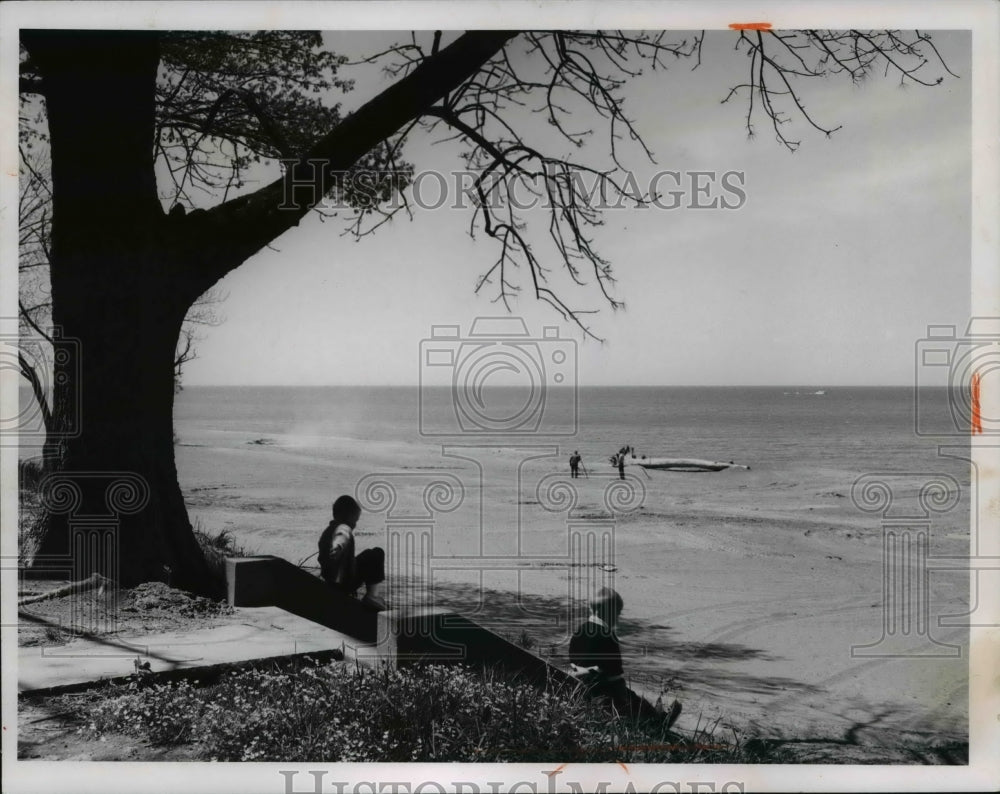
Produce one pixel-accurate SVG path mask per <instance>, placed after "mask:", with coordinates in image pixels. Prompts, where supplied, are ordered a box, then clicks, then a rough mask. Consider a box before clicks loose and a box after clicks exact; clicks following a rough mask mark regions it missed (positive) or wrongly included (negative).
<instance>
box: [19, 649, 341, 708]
mask: <svg viewBox="0 0 1000 794" xmlns="http://www.w3.org/2000/svg"><path fill="white" fill-rule="evenodd" d="M344 658H345V656H344V652H343V651H342V650H341V649H339V648H331V649H328V650H323V651H304V652H303V653H294V654H287V655H283V656H266V657H264V658H262V659H242V660H239V661H235V662H219V663H217V664H207V665H202V666H201V667H178V668H175V669H173V670H158V671H156V672H152V673H146V674H144V675H143V676H141V677H139V676H136V675H134V674H133V675H119V676H110V677H107V678H97V679H95V680H93V681H74V682H72V683H68V684H56V685H53V686H45V687H38V688H36V689H21V690H19V691H18V695H21V696H24V697H27V698H35V697H51V696H53V695H66V694H71V693H74V692H85V691H86V690H88V689H94V688H95V687H99V686H112V685H114V686H127V685H128V684H130V683H133V682H135V683H138V684H140V685H141V686H152V685H154V684H167V683H175V682H177V681H197V682H198V686H206V685H209V684H214V683H216V682H217V681H218V680H219V679H220V678H222V676H224V675H226V674H227V673H235V672H239V671H240V670H275V671H278V670H286V669H296V668H298V667H301V666H304V665H310V664H329V663H330V662H340V661H343V660H344Z"/></svg>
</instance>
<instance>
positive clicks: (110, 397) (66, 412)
mask: <svg viewBox="0 0 1000 794" xmlns="http://www.w3.org/2000/svg"><path fill="white" fill-rule="evenodd" d="M23 41H24V42H25V45H26V46H27V47H28V49H29V51H30V53H31V56H32V58H33V59H34V60H35V61H36V62H37V63H38V65H39V66H40V68H41V69H42V73H43V81H44V86H45V97H46V104H47V112H48V119H49V134H50V137H51V145H52V182H53V226H52V261H51V278H52V305H53V315H52V319H53V323H54V324H55V326H56V327H57V328H58V329H59V330H60V331H61V334H62V340H61V341H60V340H57V342H56V345H55V350H56V355H55V358H56V364H55V388H54V400H53V430H54V434H55V437H56V439H57V442H58V445H59V454H58V458H57V460H56V461H55V463H54V465H53V467H52V469H51V471H52V473H51V474H49V475H48V477H47V478H46V481H47V484H48V487H47V488H44V495H45V497H46V499H47V507H48V511H47V517H46V520H45V523H44V527H43V535H42V538H41V541H40V546H39V549H38V552H37V554H36V557H35V563H34V565H33V567H34V568H36V569H38V570H44V569H49V570H53V569H54V570H57V571H65V572H66V573H68V574H69V575H70V576H71V578H74V579H80V578H85V577H87V576H89V575H90V574H92V573H95V572H96V573H101V574H103V575H105V576H108V577H111V578H116V579H118V580H119V582H120V583H121V584H122V585H125V586H130V585H135V584H138V583H140V582H144V581H150V580H163V581H171V582H172V583H173V584H175V585H177V586H181V587H185V588H188V589H192V590H196V591H200V592H218V590H219V587H220V584H219V583H218V582H215V581H213V580H212V578H211V575H210V573H209V570H208V567H207V565H206V563H205V560H204V558H203V556H202V554H201V551H200V549H199V547H198V544H197V542H196V541H195V538H194V535H193V533H192V531H191V525H190V522H189V521H188V518H187V512H186V510H185V506H184V500H183V497H182V495H181V492H180V488H179V486H178V484H177V473H176V468H175V465H174V447H173V399H174V379H173V373H174V351H175V347H176V343H177V337H178V334H179V332H180V328H181V324H182V322H183V319H184V314H185V312H186V310H187V308H188V307H189V306H190V304H191V302H192V301H193V300H194V298H195V297H197V296H196V295H191V294H189V286H188V285H187V284H186V283H185V281H184V279H178V278H177V277H176V272H177V270H178V267H177V258H178V256H181V254H179V253H178V252H179V251H180V250H181V248H182V245H181V241H180V240H179V239H178V238H177V235H176V230H175V229H169V228H168V224H167V219H166V218H165V216H164V213H163V211H162V209H161V207H160V203H159V199H158V197H157V193H156V182H155V177H154V171H153V131H154V104H153V103H154V99H155V91H154V87H155V80H156V70H157V66H158V63H159V51H158V42H157V38H156V37H155V35H152V34H150V35H144V34H136V33H128V34H121V33H117V32H104V31H94V32H81V31H65V32H62V31H45V32H35V31H25V32H24V34H23Z"/></svg>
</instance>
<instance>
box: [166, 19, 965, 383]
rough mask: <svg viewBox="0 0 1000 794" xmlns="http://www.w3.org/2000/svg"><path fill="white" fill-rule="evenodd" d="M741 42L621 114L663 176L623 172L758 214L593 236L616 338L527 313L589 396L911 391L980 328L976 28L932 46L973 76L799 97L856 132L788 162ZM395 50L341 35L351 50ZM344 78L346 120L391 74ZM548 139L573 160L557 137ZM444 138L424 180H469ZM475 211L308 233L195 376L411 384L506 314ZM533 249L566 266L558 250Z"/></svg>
mask: <svg viewBox="0 0 1000 794" xmlns="http://www.w3.org/2000/svg"><path fill="white" fill-rule="evenodd" d="M425 37H426V38H427V39H428V40H429V34H428V35H426V36H425ZM736 37H737V34H735V33H733V32H730V31H718V32H710V33H709V34H708V36H707V39H706V41H705V45H704V50H703V54H702V65H701V67H700V68H698V69H697V70H695V71H691V68H690V67H691V66H692V65H693V64H692V63H690V62H686V61H678V62H676V63H674V64H672V65H671V68H670V69H669V71H667V72H664V73H657V74H656V75H645V76H643V77H642V78H639V79H637V80H635V81H633V83H632V84H631V85H630V86H629V88H628V89H627V97H628V102H627V106H626V110H627V111H628V113H629V115H630V116H631V117H632V118H633V119H634V120H635V123H636V126H637V128H638V129H639V131H640V132H641V133H642V134H643V136H644V138H645V140H646V142H647V144H648V145H649V147H650V148H651V149H652V150H653V152H654V155H655V157H656V165H655V166H653V165H651V164H650V163H649V162H648V161H646V160H644V158H643V156H642V153H641V150H639V149H636V148H631V149H626V150H625V152H626V157H625V161H626V163H627V165H629V166H630V167H631V168H634V169H635V173H636V175H637V178H638V179H639V181H640V183H642V181H643V180H647V181H648V179H649V178H650V176H651V175H652V174H654V173H655V172H656V171H657V170H675V171H682V172H684V171H691V170H702V171H716V172H719V173H722V172H725V171H730V170H732V171H739V172H742V173H743V174H744V175H745V177H744V179H745V184H744V189H745V192H746V201H745V204H744V205H743V206H742V207H741V208H740V209H737V210H728V211H727V210H722V209H716V210H706V209H701V210H699V209H684V208H681V209H673V210H667V209H657V208H650V209H646V210H636V209H630V210H614V211H608V212H607V213H606V215H605V225H604V227H602V228H601V229H599V230H598V231H597V232H596V233H595V235H594V240H595V244H596V246H597V247H598V248H599V250H600V251H601V253H602V254H603V255H604V256H605V257H606V258H608V259H610V260H611V261H612V262H613V264H614V268H615V273H616V276H617V279H618V283H617V287H616V292H615V294H616V297H618V298H620V299H622V300H624V301H625V303H626V309H625V311H621V312H617V313H615V312H612V311H611V310H610V309H609V308H607V306H602V303H601V299H600V296H599V294H598V293H597V291H596V290H593V289H592V290H582V291H581V290H577V291H574V292H571V293H567V297H568V299H569V302H570V303H572V304H573V305H575V306H579V307H581V308H601V309H602V310H601V312H600V314H598V315H596V316H594V317H591V318H590V319H589V320H588V322H589V323H590V325H591V326H592V328H593V330H594V331H595V333H597V334H598V335H599V336H601V337H603V338H604V339H605V342H604V343H603V344H599V343H595V342H594V341H593V340H584V339H583V338H582V336H581V334H580V332H579V330H578V329H576V328H575V327H574V326H573V325H572V324H570V323H566V322H563V321H562V320H561V319H560V318H559V317H558V315H556V314H555V313H554V312H553V311H552V310H551V309H548V308H546V307H544V306H541V305H539V304H537V303H536V302H535V301H534V300H533V299H532V298H531V297H530V296H529V295H528V293H527V292H526V293H525V294H524V295H523V296H522V297H521V298H520V299H519V300H518V301H517V302H516V303H515V306H514V309H515V312H516V313H517V314H518V315H520V316H523V317H524V318H525V319H526V321H527V323H528V326H529V328H530V329H531V331H532V332H535V333H540V332H541V328H542V326H543V325H558V326H560V333H561V335H562V336H565V337H568V338H570V339H573V340H575V341H576V342H577V343H578V349H579V382H580V383H581V384H582V385H605V384H624V385H628V384H664V385H702V384H703V385H741V384H755V385H756V384H760V385H763V384H781V385H793V384H794V385H817V386H835V385H849V384H861V385H869V384H871V385H874V384H898V385H906V384H910V383H912V382H913V350H914V344H915V342H916V341H917V340H918V339H919V338H921V337H922V336H923V335H924V333H925V331H926V326H927V325H928V324H955V325H959V326H964V324H965V322H966V321H967V318H968V316H969V289H970V287H969V271H970V261H969V258H970V244H969V238H970V206H969V204H970V178H971V177H970V168H971V157H970V108H971V103H970V83H971V80H970V79H969V55H968V53H969V40H970V39H969V36H968V34H966V33H962V32H941V33H936V34H934V41H935V44H936V45H937V46H938V48H939V50H940V51H941V53H942V54H943V55H944V57H945V59H946V60H947V62H948V65H949V67H950V68H951V70H952V71H954V72H955V73H956V74H957V75H958V79H955V78H952V77H948V76H946V79H945V82H944V83H943V84H942V85H940V86H938V87H934V88H924V87H922V86H912V85H911V86H910V87H908V88H905V89H903V88H900V87H899V84H898V83H899V81H898V79H896V78H894V77H892V76H890V77H888V78H883V77H882V76H881V75H875V76H873V77H872V79H871V80H870V81H868V82H867V83H866V84H864V85H862V86H854V85H852V84H851V82H850V80H849V79H848V78H845V77H843V76H840V77H836V76H835V77H831V78H828V79H825V80H816V81H812V82H810V83H809V84H808V85H805V86H803V96H804V99H805V102H806V104H807V107H808V109H809V111H810V113H811V114H812V115H813V116H814V118H815V119H816V120H817V121H818V122H820V123H821V124H825V125H827V126H831V127H833V126H837V125H841V127H842V128H841V129H840V130H839V131H837V132H836V133H834V134H833V135H832V136H831V137H830V138H829V139H827V138H825V137H824V136H823V135H822V134H821V133H818V132H816V131H815V130H812V129H810V128H808V127H807V126H806V125H805V124H803V123H802V122H801V120H799V119H797V120H795V122H794V126H793V127H791V129H790V130H789V136H790V137H792V138H793V139H801V141H802V145H801V148H800V149H799V150H798V151H797V152H795V153H794V154H793V153H790V152H789V151H787V150H786V149H785V148H784V147H782V146H781V145H779V144H778V143H777V142H776V141H775V139H774V135H773V133H772V132H771V131H770V129H769V128H768V127H767V126H766V124H765V120H764V119H763V118H762V117H761V118H758V119H757V122H756V128H757V133H758V134H757V136H756V137H755V138H754V139H752V140H748V138H747V134H746V129H745V127H744V115H745V112H746V104H745V95H744V100H741V101H736V100H734V101H731V102H730V103H728V104H722V103H721V102H720V100H721V99H723V98H724V97H725V96H726V94H727V93H728V90H729V88H730V87H731V86H732V85H734V84H736V83H739V82H742V81H743V80H744V79H745V76H746V69H747V60H746V58H745V56H744V55H742V54H740V53H736V52H734V51H733V45H734V43H735V40H736ZM398 38H399V36H398V35H394V34H391V33H386V32H379V33H372V34H366V33H358V32H352V33H350V34H349V35H344V34H329V35H327V37H326V40H327V42H328V44H329V45H330V46H331V47H333V48H334V49H336V50H337V51H340V52H344V53H345V54H348V55H350V56H355V57H356V56H359V55H363V54H368V53H370V52H373V51H376V50H378V49H380V48H382V47H383V46H384V45H386V44H387V43H391V42H392V41H393V40H395V39H398ZM930 68H931V69H933V68H934V67H933V66H932V67H930ZM938 73H941V70H940V69H938V70H937V71H935V72H934V74H935V75H936V74H938ZM342 75H343V76H356V78H357V88H356V90H355V91H354V92H353V93H352V94H350V95H348V97H347V98H346V99H345V104H346V106H347V107H352V106H357V105H359V104H361V103H363V102H364V101H366V100H367V99H369V98H371V97H372V96H374V95H375V94H376V93H377V92H378V91H379V90H381V89H383V88H384V87H385V86H386V85H388V83H389V78H387V77H385V76H384V75H383V74H381V73H380V71H379V70H378V69H377V68H371V67H357V68H353V69H351V70H350V71H348V70H345V71H344V72H343V73H342ZM520 121H522V122H524V123H526V124H529V125H531V124H533V123H534V122H533V121H532V120H531V119H529V118H528V117H527V116H525V118H523V119H520ZM580 124H581V126H583V125H584V124H586V125H587V126H593V127H594V128H595V130H596V131H597V132H595V141H594V144H593V145H592V146H591V147H590V148H589V149H588V156H592V157H593V158H594V159H595V161H599V162H600V164H604V162H605V160H606V156H607V151H606V149H607V147H606V144H604V143H603V142H604V141H606V138H605V137H603V136H602V135H601V132H602V131H603V128H602V127H601V126H600V120H599V119H596V118H594V117H589V118H586V119H584V118H583V117H581V119H580ZM539 135H540V140H541V141H542V143H546V142H550V143H551V144H552V145H553V146H556V145H557V144H556V141H555V139H554V138H553V136H552V132H551V130H547V129H542V130H541V132H540V133H539ZM430 143H431V142H430V140H429V139H428V138H426V137H424V136H421V135H420V134H419V133H418V134H416V135H415V136H414V138H413V141H412V143H411V144H410V146H409V147H408V148H407V150H406V156H407V158H408V159H409V160H410V161H411V162H413V164H414V166H415V167H416V169H417V171H418V172H420V171H429V170H438V171H441V172H445V173H448V172H452V171H455V170H456V169H460V168H461V166H462V164H461V161H460V160H458V159H457V157H456V156H455V155H456V149H455V147H453V146H451V147H449V146H431V145H430ZM664 187H667V188H669V187H672V185H671V184H669V183H664ZM715 191H716V195H718V187H716V188H715ZM687 200H688V198H687V197H686V198H685V202H686V201H687ZM470 213H471V209H465V210H451V209H438V210H430V209H427V210H421V209H419V208H418V209H416V210H415V212H414V218H413V220H412V221H410V220H408V219H407V218H406V217H405V216H403V215H400V216H398V217H397V218H396V220H394V221H393V222H392V223H391V224H389V225H387V226H385V227H383V228H382V229H381V230H380V231H379V232H378V233H377V234H376V235H375V236H372V237H368V238H366V239H363V240H361V241H354V240H352V239H351V238H349V237H344V236H341V235H340V231H341V228H342V227H338V226H337V225H336V224H335V223H333V222H328V223H320V222H319V221H318V219H317V218H316V217H310V218H308V219H306V220H305V221H304V222H303V223H302V224H301V225H300V226H299V227H298V228H295V229H293V230H291V231H290V232H289V233H287V234H286V235H284V236H283V237H282V238H280V239H279V240H278V241H277V242H276V243H275V244H274V248H275V249H276V250H265V251H263V252H261V253H260V254H258V255H257V256H255V257H254V258H253V259H251V260H249V261H248V262H247V263H245V264H244V265H243V266H242V267H241V268H239V269H238V270H237V271H236V272H234V273H233V274H231V275H230V276H229V277H228V278H226V279H225V281H224V282H223V283H222V291H223V292H224V293H225V294H227V296H228V297H227V299H226V301H225V303H224V304H223V305H222V306H221V307H220V309H219V313H220V314H221V315H222V316H223V317H224V318H225V322H224V323H223V324H221V325H220V326H218V327H216V328H212V329H208V330H207V331H206V332H205V336H204V338H203V339H202V341H201V342H200V343H199V345H198V358H197V360H195V361H193V362H191V363H189V364H188V365H187V367H186V369H185V373H184V383H185V384H186V385H199V384H410V383H416V381H417V375H418V366H419V361H420V359H419V344H420V340H421V339H423V338H426V337H427V336H429V335H430V331H431V326H432V325H440V324H457V325H460V326H461V327H462V328H463V330H464V329H467V328H468V327H469V325H470V323H471V322H472V320H473V319H474V318H475V317H476V316H477V315H495V314H498V313H500V312H501V311H502V309H501V307H499V306H498V305H495V304H492V303H491V302H490V299H491V298H492V297H493V293H485V294H483V295H482V296H479V297H477V296H475V295H474V294H473V289H474V286H475V283H476V279H477V277H478V276H479V275H480V274H481V273H482V272H483V271H484V270H485V269H486V268H488V267H489V265H490V264H491V263H492V262H493V261H494V259H495V257H496V255H497V249H496V246H495V243H494V242H493V241H491V240H489V239H487V238H485V237H484V236H482V235H480V238H479V239H477V240H475V241H473V240H471V239H470V237H469V235H468V226H469V221H470ZM539 253H540V254H541V255H542V257H543V260H544V261H545V263H546V264H550V265H555V264H556V261H555V259H554V257H553V252H552V250H551V249H546V250H544V251H541V250H540V251H539Z"/></svg>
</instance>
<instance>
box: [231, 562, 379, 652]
mask: <svg viewBox="0 0 1000 794" xmlns="http://www.w3.org/2000/svg"><path fill="white" fill-rule="evenodd" d="M226 589H227V595H228V599H229V603H230V604H231V605H232V606H234V607H249V606H254V607H258V606H275V607H281V608H282V609H284V610H287V611H288V612H291V613H292V614H294V615H298V616H300V617H303V618H306V619H307V620H311V621H313V622H315V623H319V624H320V625H322V626H327V627H328V628H331V629H336V630H337V631H339V632H342V633H344V634H347V635H349V636H351V637H355V638H357V639H359V640H361V641H362V642H368V643H371V642H375V639H376V631H377V619H376V614H377V613H375V612H373V611H372V610H370V609H367V608H366V607H364V606H362V605H361V602H360V601H358V600H357V599H356V598H351V597H350V596H347V595H344V594H343V593H339V592H337V591H336V590H334V589H333V588H331V587H330V586H329V585H327V583H326V582H324V581H323V580H322V579H320V578H319V577H317V576H313V575H312V574H311V573H309V572H308V571H304V570H302V569H301V568H299V567H297V566H295V565H292V563H290V562H288V560H284V559H282V558H281V557H274V556H259V557H227V558H226Z"/></svg>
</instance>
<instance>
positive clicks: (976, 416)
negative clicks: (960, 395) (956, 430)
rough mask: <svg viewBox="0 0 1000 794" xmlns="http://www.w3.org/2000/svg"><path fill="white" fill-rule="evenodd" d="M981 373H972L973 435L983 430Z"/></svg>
mask: <svg viewBox="0 0 1000 794" xmlns="http://www.w3.org/2000/svg"><path fill="white" fill-rule="evenodd" d="M979 386H980V382H979V373H978V372H973V373H972V428H971V429H972V435H976V434H977V433H982V432H983V421H982V417H981V416H980V409H979Z"/></svg>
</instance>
